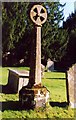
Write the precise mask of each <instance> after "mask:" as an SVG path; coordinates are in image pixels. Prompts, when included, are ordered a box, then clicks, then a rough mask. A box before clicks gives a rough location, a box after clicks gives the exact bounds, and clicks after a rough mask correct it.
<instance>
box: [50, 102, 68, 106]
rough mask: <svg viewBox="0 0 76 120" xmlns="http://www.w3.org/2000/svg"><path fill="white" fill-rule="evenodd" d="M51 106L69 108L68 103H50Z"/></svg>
mask: <svg viewBox="0 0 76 120" xmlns="http://www.w3.org/2000/svg"><path fill="white" fill-rule="evenodd" d="M50 105H51V106H52V107H56V106H57V107H67V106H68V102H50Z"/></svg>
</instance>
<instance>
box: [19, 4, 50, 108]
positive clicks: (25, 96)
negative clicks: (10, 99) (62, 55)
mask: <svg viewBox="0 0 76 120" xmlns="http://www.w3.org/2000/svg"><path fill="white" fill-rule="evenodd" d="M42 11H43V12H42ZM35 16H36V17H37V19H34V17H35ZM30 17H31V19H32V21H33V22H34V23H35V27H36V41H35V42H36V44H35V51H34V49H33V54H35V55H34V56H32V57H35V59H31V60H32V62H33V65H31V66H30V76H29V85H28V86H27V87H23V88H22V89H21V90H20V92H19V100H20V102H21V104H22V106H23V107H24V106H25V108H26V107H27V108H30V107H31V108H37V107H45V105H46V103H47V101H48V98H49V91H48V90H47V89H46V87H43V86H42V85H41V26H42V24H43V23H44V22H45V21H46V19H47V12H46V9H45V8H44V7H43V6H41V5H34V6H33V7H32V9H31V11H30ZM41 17H42V18H43V20H41ZM32 57H31V58H32ZM30 86H31V87H30Z"/></svg>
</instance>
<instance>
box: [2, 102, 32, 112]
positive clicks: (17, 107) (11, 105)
mask: <svg viewBox="0 0 76 120" xmlns="http://www.w3.org/2000/svg"><path fill="white" fill-rule="evenodd" d="M0 106H1V111H2V112H3V111H5V110H13V111H21V110H27V111H28V110H30V109H32V110H33V108H29V107H28V106H26V107H25V106H21V104H20V102H19V101H4V102H0Z"/></svg>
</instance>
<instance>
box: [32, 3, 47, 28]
mask: <svg viewBox="0 0 76 120" xmlns="http://www.w3.org/2000/svg"><path fill="white" fill-rule="evenodd" d="M30 17H31V20H32V21H33V22H34V23H35V24H36V25H38V26H41V25H42V24H43V23H45V21H46V20H47V11H46V9H45V8H44V7H43V6H42V5H34V6H33V7H32V8H31V11H30Z"/></svg>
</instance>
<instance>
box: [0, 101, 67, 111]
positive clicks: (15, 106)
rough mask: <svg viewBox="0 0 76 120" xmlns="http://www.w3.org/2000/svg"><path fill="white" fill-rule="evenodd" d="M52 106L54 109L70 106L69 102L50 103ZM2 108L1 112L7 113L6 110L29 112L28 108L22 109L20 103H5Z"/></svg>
mask: <svg viewBox="0 0 76 120" xmlns="http://www.w3.org/2000/svg"><path fill="white" fill-rule="evenodd" d="M50 105H51V106H52V107H55V106H57V107H66V106H67V105H68V104H67V102H61V103H60V102H50ZM0 106H2V109H1V111H2V112H3V111H5V110H13V111H21V110H29V108H28V107H24V108H23V107H21V105H20V102H19V101H4V102H0Z"/></svg>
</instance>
